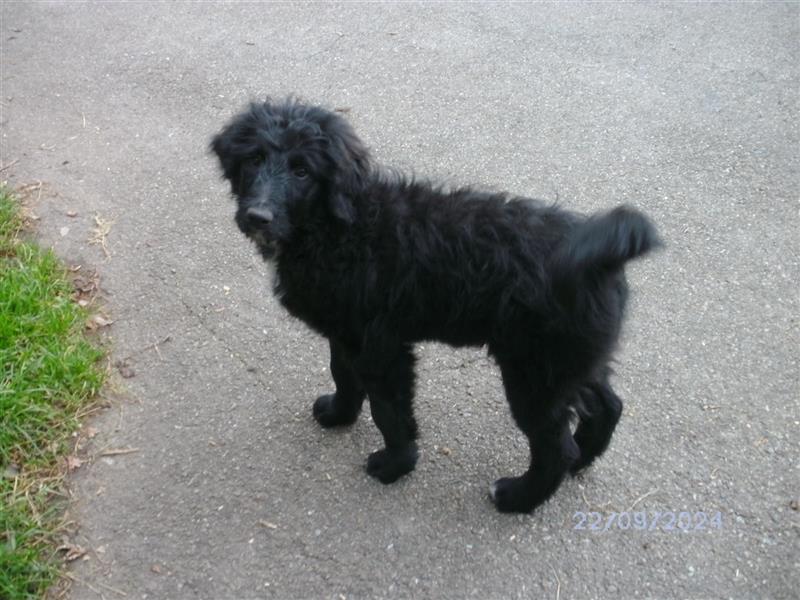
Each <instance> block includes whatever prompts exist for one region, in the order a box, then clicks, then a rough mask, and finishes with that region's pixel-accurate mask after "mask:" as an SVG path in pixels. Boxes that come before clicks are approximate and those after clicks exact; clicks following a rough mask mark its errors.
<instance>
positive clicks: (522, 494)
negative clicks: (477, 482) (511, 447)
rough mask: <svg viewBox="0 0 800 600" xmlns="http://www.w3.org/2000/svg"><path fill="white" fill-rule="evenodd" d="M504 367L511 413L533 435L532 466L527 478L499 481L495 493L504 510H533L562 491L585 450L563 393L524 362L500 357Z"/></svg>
mask: <svg viewBox="0 0 800 600" xmlns="http://www.w3.org/2000/svg"><path fill="white" fill-rule="evenodd" d="M498 363H499V365H500V370H501V372H502V375H503V386H504V387H505V390H506V396H507V397H508V402H509V404H510V405H511V414H512V415H513V417H514V420H515V421H516V423H517V425H518V426H519V428H520V429H522V431H523V432H524V433H525V435H526V436H527V437H528V441H529V444H530V452H531V462H530V467H529V469H528V471H527V472H526V473H525V474H524V475H522V476H520V477H504V478H502V479H498V480H497V481H496V482H495V483H494V484H493V485H492V487H491V488H490V494H491V497H492V500H493V501H494V503H495V505H496V506H497V508H498V510H500V511H502V512H530V511H532V510H533V509H534V508H536V507H537V506H538V505H540V504H541V503H542V502H544V501H545V500H547V499H548V498H549V497H550V496H551V495H552V494H553V493H554V492H555V491H556V489H558V486H559V485H560V484H561V481H562V480H563V478H564V475H565V474H566V473H567V471H568V469H569V468H570V466H571V465H572V463H573V462H574V461H575V460H577V458H578V455H579V450H578V446H577V444H576V443H575V440H574V439H573V438H572V434H571V433H570V429H569V411H568V409H567V407H566V403H565V402H564V401H563V399H562V398H561V392H559V391H556V390H557V388H554V387H553V386H551V385H546V384H545V382H544V381H542V380H541V376H540V375H538V374H537V373H536V372H535V371H531V370H530V367H529V365H528V364H527V363H525V362H523V361H511V360H508V359H499V358H498Z"/></svg>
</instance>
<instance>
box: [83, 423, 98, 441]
mask: <svg viewBox="0 0 800 600" xmlns="http://www.w3.org/2000/svg"><path fill="white" fill-rule="evenodd" d="M84 434H85V435H86V437H87V438H89V439H92V438H93V437H94V436H96V435H97V429H95V428H94V427H92V426H91V425H90V426H89V427H87V428H86V429H85V430H84Z"/></svg>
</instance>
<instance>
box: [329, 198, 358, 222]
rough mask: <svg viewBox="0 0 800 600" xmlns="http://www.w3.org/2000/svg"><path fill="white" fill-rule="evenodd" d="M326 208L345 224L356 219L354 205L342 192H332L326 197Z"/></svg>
mask: <svg viewBox="0 0 800 600" xmlns="http://www.w3.org/2000/svg"><path fill="white" fill-rule="evenodd" d="M328 209H329V210H330V211H331V214H332V215H333V216H334V217H336V218H337V219H339V220H340V221H342V222H343V223H345V224H347V225H352V224H353V223H355V221H356V207H355V206H354V205H353V201H352V200H351V199H350V198H349V197H348V196H347V195H346V194H343V193H342V192H338V191H336V192H333V193H332V194H331V195H330V196H329V197H328Z"/></svg>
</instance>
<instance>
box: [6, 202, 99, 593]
mask: <svg viewBox="0 0 800 600" xmlns="http://www.w3.org/2000/svg"><path fill="white" fill-rule="evenodd" d="M22 228H23V219H22V217H21V214H20V207H19V204H18V203H17V202H16V200H15V199H14V198H13V197H12V196H11V195H10V194H9V193H8V192H7V191H6V190H4V189H2V188H0V598H2V599H3V600H6V599H8V600H16V599H22V598H41V597H43V595H44V593H45V591H46V589H47V588H48V586H49V585H50V584H51V583H52V582H53V581H55V579H56V578H57V577H58V573H59V567H60V562H59V560H58V557H57V552H56V550H55V539H56V535H57V532H58V528H59V526H60V513H61V509H62V508H63V503H62V502H61V499H62V498H63V496H62V495H61V493H60V486H61V481H62V478H63V472H64V467H63V465H64V457H65V456H66V455H67V454H69V452H70V450H71V445H70V441H72V442H73V443H74V439H73V438H72V434H73V432H75V431H77V429H78V426H79V423H78V416H79V415H80V414H81V413H82V412H83V411H85V410H86V408H87V407H88V406H90V405H91V404H92V402H93V401H94V397H95V395H96V393H97V391H98V390H99V388H100V386H101V385H102V383H103V379H104V371H103V369H102V368H101V365H100V364H99V363H98V361H99V359H100V358H101V356H102V351H101V350H99V349H98V348H97V347H96V346H95V345H93V344H92V343H91V342H90V341H88V340H87V339H86V337H85V336H84V327H85V323H86V319H87V318H88V316H89V315H88V314H87V312H86V310H85V309H83V308H81V307H80V306H78V305H77V304H76V303H75V302H74V301H73V300H72V298H71V296H72V293H73V288H72V286H71V284H70V281H69V279H68V277H67V272H66V270H65V268H64V266H63V265H62V264H61V263H60V262H59V261H58V259H57V258H56V257H55V256H54V255H53V253H52V251H49V250H43V249H41V248H39V247H38V246H36V245H35V244H32V243H30V242H27V241H24V240H22V239H20V232H21V231H22Z"/></svg>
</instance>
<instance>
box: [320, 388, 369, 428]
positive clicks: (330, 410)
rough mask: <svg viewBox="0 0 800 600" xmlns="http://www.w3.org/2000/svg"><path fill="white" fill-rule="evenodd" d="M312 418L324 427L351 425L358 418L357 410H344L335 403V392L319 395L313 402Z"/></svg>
mask: <svg viewBox="0 0 800 600" xmlns="http://www.w3.org/2000/svg"><path fill="white" fill-rule="evenodd" d="M313 411H314V418H315V419H316V420H317V423H319V424H320V425H322V426H323V427H325V428H328V427H337V426H340V425H351V424H353V423H355V421H356V419H357V418H358V412H356V413H355V414H354V413H353V412H352V411H344V410H342V409H341V408H340V407H339V406H337V404H336V394H326V395H324V396H320V397H319V398H317V399H316V401H315V402H314V409H313Z"/></svg>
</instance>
